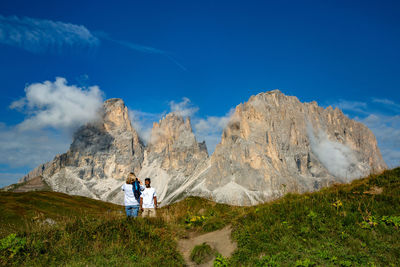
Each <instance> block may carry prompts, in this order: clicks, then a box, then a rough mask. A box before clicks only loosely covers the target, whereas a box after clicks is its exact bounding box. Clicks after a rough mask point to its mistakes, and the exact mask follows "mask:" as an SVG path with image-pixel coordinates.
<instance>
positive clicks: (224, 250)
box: [178, 226, 237, 267]
mask: <svg viewBox="0 0 400 267" xmlns="http://www.w3.org/2000/svg"><path fill="white" fill-rule="evenodd" d="M231 233H232V229H231V227H230V226H226V227H225V228H223V229H221V230H217V231H214V232H210V233H206V234H203V235H199V236H195V237H189V238H188V239H181V240H179V242H178V249H179V251H180V252H181V253H182V255H183V258H184V259H185V262H186V264H187V266H204V267H205V266H213V261H214V259H215V257H213V258H212V259H211V260H210V261H208V262H206V263H204V264H201V265H197V264H196V263H194V262H192V261H191V260H190V253H191V252H192V249H193V248H194V247H195V246H196V245H201V244H203V243H207V244H208V245H210V247H211V248H213V249H215V250H217V251H218V252H219V253H220V254H221V255H222V256H224V257H230V256H231V255H232V253H233V252H234V251H235V250H236V248H237V245H236V242H234V241H232V239H231Z"/></svg>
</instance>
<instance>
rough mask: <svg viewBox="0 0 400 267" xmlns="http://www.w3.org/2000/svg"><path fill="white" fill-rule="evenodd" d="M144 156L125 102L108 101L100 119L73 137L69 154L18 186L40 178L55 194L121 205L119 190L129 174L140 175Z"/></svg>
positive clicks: (52, 162)
mask: <svg viewBox="0 0 400 267" xmlns="http://www.w3.org/2000/svg"><path fill="white" fill-rule="evenodd" d="M143 154H144V146H143V143H142V142H141V141H140V139H139V136H138V134H137V132H136V131H135V130H134V129H133V128H132V125H131V121H130V119H129V117H128V110H127V108H126V106H125V104H124V102H123V101H122V100H121V99H109V100H107V101H105V102H104V105H103V110H102V111H101V119H100V120H98V121H96V122H91V123H89V124H87V125H85V126H83V127H81V128H80V129H78V131H77V132H76V133H75V134H74V138H73V142H72V144H71V146H70V149H69V150H68V152H66V153H65V154H61V155H57V156H56V157H55V158H54V160H53V161H51V162H48V163H45V164H42V165H40V166H39V167H37V168H36V169H34V170H33V171H31V172H30V173H29V174H28V175H26V176H25V177H23V178H22V179H21V182H24V181H27V180H29V179H31V178H33V177H36V176H42V177H43V179H44V181H45V182H46V183H47V184H48V185H50V187H51V188H52V189H53V190H54V191H58V192H63V193H68V194H76V195H83V196H87V197H92V198H96V199H102V200H106V201H112V202H116V203H121V202H122V194H121V193H120V186H121V184H122V183H123V181H124V180H125V178H126V177H127V175H128V173H129V172H131V171H135V172H139V171H140V169H141V164H142V162H143Z"/></svg>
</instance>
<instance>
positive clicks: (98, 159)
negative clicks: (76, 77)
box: [22, 90, 387, 205]
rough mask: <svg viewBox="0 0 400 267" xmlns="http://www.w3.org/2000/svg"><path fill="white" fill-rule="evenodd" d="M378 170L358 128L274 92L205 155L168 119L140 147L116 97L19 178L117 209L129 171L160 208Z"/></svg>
mask: <svg viewBox="0 0 400 267" xmlns="http://www.w3.org/2000/svg"><path fill="white" fill-rule="evenodd" d="M385 168H387V166H386V164H385V163H384V161H383V159H382V156H381V154H380V152H379V149H378V147H377V142H376V139H375V136H374V135H373V134H372V132H371V131H370V130H369V129H368V128H367V127H365V126H364V125H363V124H361V123H359V122H356V121H353V120H350V119H349V118H347V117H346V116H345V115H344V114H343V113H342V112H341V111H340V110H339V109H332V108H331V107H328V108H326V109H324V108H322V107H319V106H318V105H317V103H316V102H311V103H301V102H300V101H299V100H298V99H297V98H296V97H293V96H286V95H284V94H282V93H281V92H280V91H278V90H275V91H270V92H266V93H260V94H258V95H256V96H252V97H251V98H250V99H249V101H248V102H246V103H243V104H240V105H238V106H237V107H236V110H235V112H234V114H233V115H232V117H231V119H230V121H229V123H228V125H227V126H226V128H225V129H224V131H223V134H222V137H221V143H220V144H218V145H217V147H216V149H215V151H214V153H213V154H212V155H211V157H209V156H208V153H207V149H206V146H205V143H204V142H203V143H198V142H197V140H196V138H195V135H194V134H193V131H192V127H191V124H190V119H189V118H186V119H184V118H183V117H182V116H180V115H178V114H175V113H171V114H168V115H167V116H166V117H165V118H163V119H162V120H161V121H160V122H158V123H154V125H153V130H152V135H151V139H150V142H149V144H148V146H147V147H146V148H144V146H143V144H142V143H141V141H140V139H139V137H138V135H137V133H136V131H135V130H134V129H133V128H132V126H131V123H130V120H129V118H128V112H127V109H126V107H125V105H124V104H123V102H122V100H120V99H110V100H107V101H106V102H105V103H104V113H103V115H102V119H101V120H100V121H98V122H96V123H91V124H88V125H86V126H85V127H82V128H81V129H80V130H79V131H78V132H77V133H76V134H75V136H74V141H73V143H72V144H71V147H70V149H69V151H68V152H67V153H65V154H62V155H58V156H56V157H55V158H54V160H53V161H51V162H48V163H45V164H43V165H41V166H39V167H37V168H36V169H35V170H33V171H32V172H30V173H29V174H28V175H27V176H26V177H24V178H23V179H22V180H23V181H25V180H29V179H31V178H33V177H36V176H39V175H40V176H42V177H43V179H44V181H45V182H46V183H47V184H48V185H50V186H51V187H52V188H53V190H56V191H60V192H65V193H70V194H78V195H83V196H89V197H93V198H98V199H102V200H106V201H112V202H115V203H118V204H122V203H123V194H122V192H121V191H120V185H121V184H122V183H123V180H124V179H125V177H126V175H127V174H128V173H129V172H130V171H132V170H133V171H135V172H136V173H139V175H138V176H139V177H140V178H142V179H144V178H146V177H150V178H151V180H152V186H153V187H154V188H155V189H156V192H157V195H158V200H159V201H161V203H162V205H166V204H169V203H172V202H174V201H177V200H179V199H182V198H184V197H186V196H190V195H196V196H202V197H207V198H210V199H213V200H214V201H217V202H223V203H228V204H233V205H254V204H258V203H262V202H265V201H268V200H272V199H276V198H278V197H280V196H282V195H284V194H286V193H288V192H306V191H314V190H318V189H320V188H321V187H324V186H328V185H330V184H332V183H337V182H349V181H351V180H353V179H356V178H359V177H362V176H365V175H368V174H369V173H376V172H380V171H382V170H383V169H385Z"/></svg>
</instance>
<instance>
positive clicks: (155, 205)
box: [153, 196, 157, 209]
mask: <svg viewBox="0 0 400 267" xmlns="http://www.w3.org/2000/svg"><path fill="white" fill-rule="evenodd" d="M153 200H154V208H155V209H156V208H157V197H156V196H154V197H153Z"/></svg>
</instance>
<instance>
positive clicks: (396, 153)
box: [358, 114, 400, 167]
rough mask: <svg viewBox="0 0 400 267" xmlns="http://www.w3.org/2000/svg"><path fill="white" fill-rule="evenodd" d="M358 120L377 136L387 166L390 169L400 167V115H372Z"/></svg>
mask: <svg viewBox="0 0 400 267" xmlns="http://www.w3.org/2000/svg"><path fill="white" fill-rule="evenodd" d="M358 120H360V121H361V122H362V123H364V124H365V125H367V127H368V128H370V129H371V131H372V132H373V133H374V134H375V135H376V138H377V140H378V145H379V148H380V150H381V153H382V156H383V158H384V160H385V162H386V164H387V165H388V166H389V167H396V166H400V115H395V116H385V115H379V114H371V115H369V116H368V117H366V118H364V119H358Z"/></svg>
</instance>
